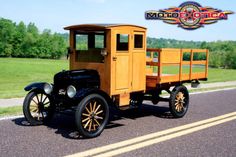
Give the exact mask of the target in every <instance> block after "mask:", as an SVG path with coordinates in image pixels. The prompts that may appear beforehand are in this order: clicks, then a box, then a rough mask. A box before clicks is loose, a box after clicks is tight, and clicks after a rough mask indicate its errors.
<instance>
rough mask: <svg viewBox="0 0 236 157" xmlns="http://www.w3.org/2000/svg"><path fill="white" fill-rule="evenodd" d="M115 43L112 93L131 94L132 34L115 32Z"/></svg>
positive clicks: (126, 31)
mask: <svg viewBox="0 0 236 157" xmlns="http://www.w3.org/2000/svg"><path fill="white" fill-rule="evenodd" d="M113 42H115V44H114V53H113V55H112V56H111V60H112V61H111V62H112V63H111V65H112V68H111V69H112V71H111V73H112V77H111V79H112V93H113V94H124V93H129V92H130V90H131V77H132V63H131V61H132V58H131V57H132V55H131V46H130V43H131V32H130V31H128V30H115V31H114V34H113Z"/></svg>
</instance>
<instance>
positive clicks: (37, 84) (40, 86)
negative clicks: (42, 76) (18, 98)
mask: <svg viewBox="0 0 236 157" xmlns="http://www.w3.org/2000/svg"><path fill="white" fill-rule="evenodd" d="M45 83H46V82H35V83H31V84H29V85H28V86H26V87H25V88H24V90H25V91H31V90H33V89H40V90H43V88H44V85H45Z"/></svg>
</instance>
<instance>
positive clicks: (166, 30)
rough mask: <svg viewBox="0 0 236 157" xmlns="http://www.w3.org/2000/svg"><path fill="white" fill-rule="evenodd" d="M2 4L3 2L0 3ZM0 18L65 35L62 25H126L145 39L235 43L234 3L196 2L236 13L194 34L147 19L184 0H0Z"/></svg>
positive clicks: (235, 15) (209, 0) (197, 0)
mask: <svg viewBox="0 0 236 157" xmlns="http://www.w3.org/2000/svg"><path fill="white" fill-rule="evenodd" d="M1 1H2V2H1ZM0 2H1V5H0V17H2V18H7V19H10V20H12V21H14V22H16V23H19V22H20V21H23V22H24V23H25V24H28V23H30V22H33V23H35V25H36V26H37V27H38V28H39V30H40V31H43V29H51V30H52V31H53V32H60V33H65V32H66V31H65V30H64V29H63V27H65V26H69V25H74V24H85V23H128V24H135V25H140V26H144V27H146V28H147V29H148V36H150V37H156V38H169V39H177V40H188V41H189V40H193V41H217V40H235V41H236V1H230V0H196V2H198V3H200V4H201V5H202V6H211V7H213V8H217V9H221V10H230V11H233V12H235V14H231V15H229V16H228V20H221V21H218V22H217V23H216V24H213V25H206V26H205V27H204V28H200V29H197V30H194V31H189V30H184V29H182V28H178V27H177V25H169V24H166V23H164V22H162V21H160V20H154V21H153V20H151V21H150V20H146V19H145V18H144V13H145V11H147V10H159V9H167V8H169V7H173V6H174V7H178V6H179V5H180V4H181V3H183V2H185V1H184V0H0Z"/></svg>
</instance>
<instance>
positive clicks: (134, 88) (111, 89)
mask: <svg viewBox="0 0 236 157" xmlns="http://www.w3.org/2000/svg"><path fill="white" fill-rule="evenodd" d="M65 29H66V30H69V31H70V52H69V54H70V69H71V70H76V69H94V70H96V71H98V73H99V76H100V81H101V86H100V89H101V90H102V91H104V92H106V93H107V94H108V95H109V96H110V97H111V96H113V97H114V98H115V99H116V103H117V104H118V105H119V106H126V105H129V101H130V93H132V92H144V91H145V88H146V84H145V83H146V82H145V81H146V80H145V79H146V76H145V65H146V60H145V58H146V28H144V27H141V26H135V25H124V24H84V25H74V26H69V27H66V28H65Z"/></svg>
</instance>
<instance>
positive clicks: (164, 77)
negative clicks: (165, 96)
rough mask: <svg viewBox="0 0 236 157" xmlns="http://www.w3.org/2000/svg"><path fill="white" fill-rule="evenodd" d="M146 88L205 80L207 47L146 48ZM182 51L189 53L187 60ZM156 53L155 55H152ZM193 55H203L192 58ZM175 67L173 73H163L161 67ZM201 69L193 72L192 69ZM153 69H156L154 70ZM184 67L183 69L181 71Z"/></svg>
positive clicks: (206, 74) (206, 73)
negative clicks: (200, 58)
mask: <svg viewBox="0 0 236 157" xmlns="http://www.w3.org/2000/svg"><path fill="white" fill-rule="evenodd" d="M147 52H148V53H149V54H148V56H147V59H146V65H147V72H146V88H147V89H152V88H156V87H157V86H160V85H169V86H170V85H171V84H175V83H180V82H183V83H184V82H191V81H192V80H206V79H207V76H208V50H207V49H150V48H148V49H147ZM184 53H188V54H189V57H190V58H189V60H187V61H186V60H184ZM154 54H156V56H154ZM195 55H202V56H205V57H204V60H194V56H195ZM168 67H177V70H176V71H175V72H176V73H175V74H168V73H167V74H166V73H163V69H164V68H166V69H167V71H168ZM187 68H188V70H187V71H186V69H187ZM194 68H196V69H198V70H200V69H201V71H200V72H195V71H193V69H194ZM153 69H155V70H156V71H154V70H153ZM169 69H170V68H169ZM183 69H184V71H183Z"/></svg>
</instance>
